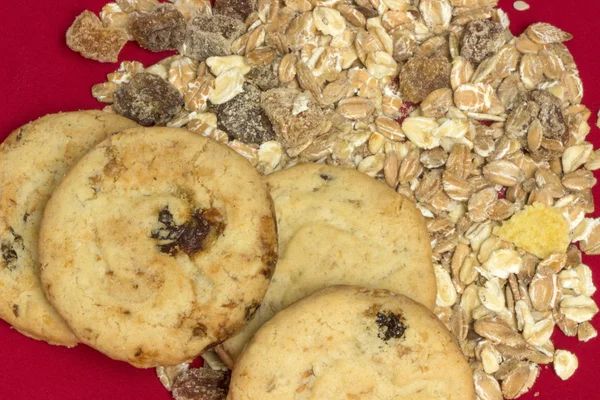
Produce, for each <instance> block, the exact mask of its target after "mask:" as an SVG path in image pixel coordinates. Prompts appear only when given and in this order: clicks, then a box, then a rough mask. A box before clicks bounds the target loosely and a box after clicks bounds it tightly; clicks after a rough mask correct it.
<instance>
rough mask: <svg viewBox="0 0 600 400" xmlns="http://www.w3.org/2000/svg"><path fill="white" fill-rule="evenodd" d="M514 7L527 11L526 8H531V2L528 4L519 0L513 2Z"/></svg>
mask: <svg viewBox="0 0 600 400" xmlns="http://www.w3.org/2000/svg"><path fill="white" fill-rule="evenodd" d="M513 7H514V8H515V10H517V11H526V10H529V8H530V6H529V4H527V3H526V2H524V1H520V0H519V1H515V2H514V3H513Z"/></svg>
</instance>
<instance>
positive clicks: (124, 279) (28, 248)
mask: <svg viewBox="0 0 600 400" xmlns="http://www.w3.org/2000/svg"><path fill="white" fill-rule="evenodd" d="M0 176H1V177H2V181H1V182H2V191H1V192H0V240H1V245H2V260H1V268H0V316H1V317H2V318H3V319H4V320H6V321H7V322H9V323H11V324H12V325H13V326H14V327H15V328H16V329H18V330H19V331H20V332H22V333H24V334H26V335H28V336H31V337H34V338H37V339H41V340H46V341H48V342H49V343H53V344H61V345H66V346H74V345H75V344H77V343H78V342H81V343H85V344H87V345H90V346H92V347H94V348H96V349H97V350H99V351H101V352H103V353H104V354H106V355H108V356H110V357H112V358H114V359H117V360H123V361H126V362H129V363H131V364H132V365H134V366H137V367H154V366H164V365H177V364H179V363H183V362H187V361H190V360H191V359H193V358H194V357H196V356H197V355H198V354H201V353H202V352H203V351H205V350H206V349H209V348H212V347H215V346H217V348H216V351H217V353H218V354H219V355H220V356H221V358H222V359H223V361H224V362H225V363H226V364H227V365H228V366H229V367H230V368H233V372H232V377H231V386H230V392H229V395H228V398H229V399H231V400H234V399H236V400H238V399H240V400H241V399H252V398H261V399H278V400H279V399H297V398H298V399H300V398H302V399H304V398H306V399H309V398H316V399H334V398H358V399H381V398H386V399H388V398H389V399H395V398H425V397H427V398H433V397H436V398H437V397H444V398H448V399H463V398H465V399H470V398H473V397H474V394H473V382H472V378H471V371H470V368H469V366H468V364H467V362H466V361H465V359H464V357H463V356H462V354H461V352H460V349H459V348H458V346H457V345H456V343H455V341H454V340H453V339H452V336H451V334H450V333H449V332H448V331H447V330H446V328H445V327H444V326H443V324H442V323H441V322H440V321H438V320H437V318H436V317H435V316H434V315H433V314H432V313H431V310H432V309H433V307H434V305H435V298H436V283H435V282H436V281H435V274H434V272H433V268H432V264H431V247H430V242H429V236H428V233H427V229H426V227H425V222H424V219H423V217H422V216H421V214H420V212H419V211H418V210H417V209H416V207H415V206H414V204H413V203H411V202H410V201H408V200H406V199H405V198H404V197H402V196H400V195H398V194H397V193H396V192H395V191H394V190H392V189H390V188H388V187H387V186H386V185H384V184H382V183H380V182H377V181H375V180H373V179H371V178H369V177H367V176H366V175H363V174H362V173H360V172H357V171H355V170H352V169H344V168H339V167H332V166H326V165H322V164H303V165H298V166H295V167H292V168H290V169H287V170H284V171H280V172H277V173H274V174H272V175H270V176H267V177H264V178H262V177H261V176H260V175H259V174H258V172H256V170H254V169H253V168H252V166H251V165H250V164H249V163H248V162H247V161H246V160H245V159H243V158H242V157H241V156H239V155H237V154H236V153H235V152H234V151H233V150H230V149H229V148H228V147H226V146H224V145H222V144H219V143H217V142H215V141H212V140H210V139H208V138H205V137H202V136H200V135H197V134H194V133H192V132H189V131H186V130H183V129H174V128H142V127H139V126H137V125H136V124H135V123H133V122H131V121H129V120H127V119H125V118H123V117H119V116H117V115H114V114H108V113H103V112H95V111H83V112H76V113H66V114H58V115H52V116H47V117H44V118H42V119H40V120H38V121H35V122H33V123H31V124H28V125H26V126H24V127H23V128H21V129H19V130H17V131H15V132H14V133H13V134H11V136H10V137H9V138H8V139H7V140H6V141H5V143H4V144H2V146H1V147H0ZM276 226H277V228H276ZM275 264H277V267H276V268H275ZM187 375H190V376H194V375H197V374H192V373H190V374H187ZM184 387H185V388H186V390H188V392H189V391H190V390H191V391H192V392H193V391H194V390H196V389H193V388H196V387H197V388H198V390H199V391H200V392H202V391H206V388H202V386H201V385H186V384H183V383H182V384H180V385H179V386H177V388H179V389H181V388H184ZM190 388H192V389H190ZM175 391H176V390H175V389H174V393H175ZM219 393H220V394H219V396H220V397H219V398H223V396H224V390H223V389H222V388H220V389H219ZM190 396H194V395H193V393H192V394H191V395H190ZM190 398H195V397H190ZM197 398H199V399H203V397H197Z"/></svg>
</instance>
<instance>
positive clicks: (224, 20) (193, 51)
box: [182, 15, 246, 61]
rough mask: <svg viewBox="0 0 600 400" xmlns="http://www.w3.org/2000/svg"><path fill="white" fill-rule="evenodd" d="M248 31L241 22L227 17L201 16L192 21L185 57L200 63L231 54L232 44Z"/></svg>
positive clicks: (187, 35)
mask: <svg viewBox="0 0 600 400" xmlns="http://www.w3.org/2000/svg"><path fill="white" fill-rule="evenodd" d="M245 31H246V25H244V23H242V22H241V21H239V20H237V19H235V18H231V17H228V16H225V15H214V16H212V17H207V16H200V17H196V18H194V19H193V20H191V21H190V23H189V24H188V27H187V31H186V34H185V41H184V44H183V47H182V53H183V55H185V56H187V57H190V58H193V59H195V60H198V61H204V60H206V59H207V58H208V57H213V56H217V57H218V56H226V55H229V54H231V42H233V40H235V39H236V38H237V37H238V36H240V35H242V34H243V33H244V32H245Z"/></svg>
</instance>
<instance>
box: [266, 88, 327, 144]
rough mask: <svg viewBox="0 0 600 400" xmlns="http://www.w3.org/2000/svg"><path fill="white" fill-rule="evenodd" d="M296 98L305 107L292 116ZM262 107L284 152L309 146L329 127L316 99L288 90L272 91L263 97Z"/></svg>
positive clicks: (305, 93) (297, 109) (309, 95)
mask: <svg viewBox="0 0 600 400" xmlns="http://www.w3.org/2000/svg"><path fill="white" fill-rule="evenodd" d="M298 96H302V97H301V98H302V100H303V101H304V102H305V104H304V107H301V108H298V107H296V113H294V112H293V109H294V103H295V100H296V98H297V97H298ZM261 107H262V109H263V110H264V112H265V114H266V115H267V116H268V117H269V120H270V121H271V123H272V124H273V128H274V130H275V134H276V137H277V140H278V141H280V142H281V143H282V144H283V145H284V146H285V147H287V148H290V147H292V148H298V147H302V146H305V145H308V144H310V143H311V142H312V140H313V139H314V138H316V137H318V136H320V135H321V134H323V133H325V132H327V131H328V130H329V128H330V127H331V123H330V122H329V121H328V120H327V118H326V115H325V113H324V112H323V110H321V108H320V107H319V106H318V104H317V102H316V100H315V98H314V97H313V96H312V95H311V94H310V93H307V92H304V93H302V92H300V91H299V90H296V89H289V88H277V89H271V90H268V91H266V92H264V93H263V94H262V96H261Z"/></svg>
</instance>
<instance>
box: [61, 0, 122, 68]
mask: <svg viewBox="0 0 600 400" xmlns="http://www.w3.org/2000/svg"><path fill="white" fill-rule="evenodd" d="M128 40H129V36H128V35H127V32H125V31H123V30H121V29H114V28H109V27H105V26H103V25H102V22H101V21H100V18H98V17H97V16H96V14H94V13H92V12H90V11H87V10H86V11H84V12H82V13H81V14H79V15H78V16H77V18H75V21H73V24H72V25H71V27H70V28H69V29H68V30H67V46H69V48H70V49H71V50H73V51H76V52H78V53H80V54H81V55H82V56H84V57H85V58H89V59H92V60H96V61H100V62H117V59H118V57H119V52H120V51H121V49H122V48H123V46H125V43H127V41H128Z"/></svg>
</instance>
